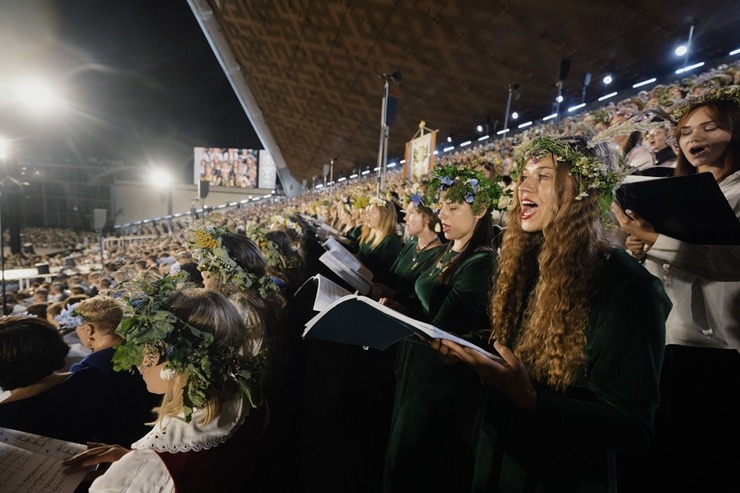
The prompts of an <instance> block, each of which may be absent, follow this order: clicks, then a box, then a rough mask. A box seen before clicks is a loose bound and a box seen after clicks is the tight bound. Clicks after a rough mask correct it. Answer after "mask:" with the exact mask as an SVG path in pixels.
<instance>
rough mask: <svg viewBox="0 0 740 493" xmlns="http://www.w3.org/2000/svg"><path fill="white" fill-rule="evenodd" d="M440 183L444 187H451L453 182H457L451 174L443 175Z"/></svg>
mask: <svg viewBox="0 0 740 493" xmlns="http://www.w3.org/2000/svg"><path fill="white" fill-rule="evenodd" d="M439 183H440V184H441V186H443V187H451V186H452V184H453V183H455V180H453V179H452V178H450V177H449V176H443V177H442V178H440V179H439Z"/></svg>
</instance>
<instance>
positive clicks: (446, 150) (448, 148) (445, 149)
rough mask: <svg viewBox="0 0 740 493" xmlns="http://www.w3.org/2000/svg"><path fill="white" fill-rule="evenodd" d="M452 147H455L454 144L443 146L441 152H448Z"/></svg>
mask: <svg viewBox="0 0 740 493" xmlns="http://www.w3.org/2000/svg"><path fill="white" fill-rule="evenodd" d="M454 148H455V146H449V147H445V148H444V149H442V152H450V151H451V150H452V149H454Z"/></svg>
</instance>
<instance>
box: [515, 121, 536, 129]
mask: <svg viewBox="0 0 740 493" xmlns="http://www.w3.org/2000/svg"><path fill="white" fill-rule="evenodd" d="M532 123H533V122H531V121H529V122H524V123H522V124H521V125H519V126H518V127H517V128H526V127H528V126H530V125H532Z"/></svg>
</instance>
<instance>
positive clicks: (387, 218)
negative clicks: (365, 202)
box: [360, 200, 398, 248]
mask: <svg viewBox="0 0 740 493" xmlns="http://www.w3.org/2000/svg"><path fill="white" fill-rule="evenodd" d="M369 207H375V208H376V209H377V211H378V214H379V216H380V217H379V224H378V227H377V228H368V232H367V235H365V230H364V229H363V232H362V236H361V237H360V243H361V244H365V243H369V244H370V248H376V247H377V246H378V245H380V244H381V243H382V241H383V240H384V239H385V238H386V236H390V235H395V234H396V226H397V222H398V221H397V220H396V210H395V206H394V205H393V204H392V203H390V202H389V201H387V200H386V202H385V205H379V204H370V205H369V206H368V208H369Z"/></svg>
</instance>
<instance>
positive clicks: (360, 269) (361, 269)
mask: <svg viewBox="0 0 740 493" xmlns="http://www.w3.org/2000/svg"><path fill="white" fill-rule="evenodd" d="M325 244H326V247H327V248H328V249H329V251H330V252H331V253H332V254H333V255H334V256H335V257H336V258H337V260H339V261H340V262H342V263H343V264H344V265H346V266H347V267H349V268H350V269H352V270H353V271H354V272H356V273H358V274H359V275H361V276H362V277H364V278H365V279H367V280H368V281H372V280H373V273H372V272H371V271H370V269H368V268H367V267H365V266H364V265H362V262H360V261H359V260H357V257H355V256H354V255H352V252H350V251H349V250H347V249H346V248H344V246H342V244H341V243H339V242H338V241H337V240H336V238H333V237H331V236H329V237H328V238H327V239H326V243H325Z"/></svg>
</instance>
